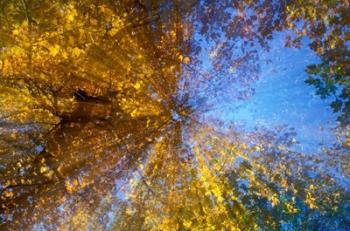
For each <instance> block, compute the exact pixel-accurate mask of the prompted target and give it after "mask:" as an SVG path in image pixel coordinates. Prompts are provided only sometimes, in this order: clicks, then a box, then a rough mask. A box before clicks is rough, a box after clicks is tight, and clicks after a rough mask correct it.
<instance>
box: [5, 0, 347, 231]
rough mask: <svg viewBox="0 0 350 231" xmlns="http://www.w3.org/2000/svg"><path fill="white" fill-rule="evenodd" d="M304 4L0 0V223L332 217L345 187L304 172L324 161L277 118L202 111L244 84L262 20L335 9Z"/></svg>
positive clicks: (120, 225)
mask: <svg viewBox="0 0 350 231" xmlns="http://www.w3.org/2000/svg"><path fill="white" fill-rule="evenodd" d="M310 4H311V3H310ZM310 4H305V5H304V4H302V5H301V6H300V4H299V1H290V2H288V3H284V2H274V1H263V2H253V1H216V2H215V1H166V0H164V1H131V0H125V1H118V2H116V1H109V0H103V1H94V0H83V1H70V0H68V1H55V2H52V1H47V0H40V1H33V0H23V1H14V0H13V1H12V0H11V1H1V12H0V46H1V48H0V49H1V53H0V60H1V61H0V64H1V65H0V66H1V69H0V101H1V105H4V107H3V108H2V109H1V111H0V116H1V119H0V125H1V126H0V129H1V130H0V133H1V136H2V137H5V138H4V139H2V140H0V206H1V207H0V222H1V223H0V225H1V226H2V227H4V228H5V229H40V228H45V229H49V230H54V229H59V228H61V229H73V230H77V229H88V228H90V229H94V230H104V229H117V230H118V229H119V230H172V229H179V230H217V229H229V230H256V229H258V228H262V229H272V230H274V229H275V230H276V229H280V228H281V227H282V226H283V225H286V224H287V225H291V226H293V227H298V226H304V227H306V226H308V225H315V224H316V225H320V224H322V225H323V227H326V228H327V227H330V226H331V225H333V223H331V219H332V218H336V219H338V220H336V221H337V222H338V221H339V220H340V221H341V222H338V225H339V227H342V226H344V227H345V225H346V221H342V220H341V219H342V217H345V216H346V215H344V214H345V212H344V211H346V206H347V205H346V203H344V202H345V201H346V199H347V196H348V194H347V192H346V191H345V190H344V188H343V187H341V185H340V184H339V183H338V182H337V181H335V180H334V179H335V177H334V176H332V175H330V174H329V172H328V171H324V172H323V171H316V174H318V177H317V179H315V178H313V177H309V176H308V171H309V170H310V165H311V167H312V168H315V166H321V165H322V166H332V164H334V163H327V161H325V160H322V161H320V160H319V159H318V158H317V157H308V156H305V155H304V154H303V153H297V152H293V151H292V150H291V148H290V146H291V145H292V144H293V141H292V140H293V139H292V137H293V136H294V134H293V132H291V131H285V130H283V129H277V130H276V131H264V130H262V131H261V130H258V131H256V132H255V133H245V132H242V131H239V129H238V128H235V127H231V128H230V129H224V128H223V127H222V126H221V124H220V121H216V120H215V119H213V120H210V119H206V118H205V119H203V115H204V112H205V111H206V110H211V109H213V108H215V107H216V106H217V103H218V102H219V101H220V100H222V99H223V97H227V99H230V100H246V99H248V98H249V96H250V95H252V94H253V92H254V89H253V88H252V86H251V83H253V82H254V81H255V80H256V79H257V78H258V71H259V65H258V58H259V57H258V50H259V49H266V50H268V41H269V39H271V38H272V35H273V32H274V31H276V30H277V31H281V30H283V29H285V28H290V29H293V28H294V29H295V31H296V32H297V35H299V34H298V33H299V30H298V29H297V28H296V25H297V21H298V19H303V20H305V25H307V26H309V27H308V28H306V31H307V33H306V34H307V35H311V34H312V33H313V31H314V30H313V28H314V27H315V25H314V24H315V22H314V21H313V18H312V17H313V16H312V14H314V13H313V12H314V11H315V9H317V10H318V7H319V8H320V10H322V11H320V12H322V13H324V14H325V13H327V12H328V11H331V10H335V11H341V12H342V11H343V10H344V6H343V5H342V4H340V3H339V4H336V5H334V6H333V8H330V10H328V9H326V8H325V6H328V5H327V4H326V3H323V4H321V5H316V4H311V6H310ZM344 4H345V3H344ZM331 6H332V5H331ZM296 7H301V8H302V10H301V12H302V13H300V14H299V13H298V12H297V13H295V9H296ZM317 12H318V11H317ZM317 12H316V13H315V14H316V16H317V17H320V16H319V15H317V14H318V13H317ZM204 13H205V14H204ZM320 15H321V13H320ZM311 16H312V17H311ZM316 16H315V17H316ZM344 18H345V17H344ZM293 25H294V26H293ZM310 28H311V29H310ZM304 34H305V33H304ZM302 35H303V34H302ZM318 36H320V37H322V36H323V37H324V33H323V34H322V33H321V34H319V35H318ZM298 38H299V37H298ZM298 38H297V39H294V41H293V44H297V42H298ZM317 38H318V37H317V36H316V35H315V38H312V39H313V40H315V41H316V40H317ZM203 43H206V44H207V46H203ZM337 44H338V43H337ZM339 44H340V42H339ZM205 47H206V48H205ZM206 54H208V55H207V56H206V57H205V58H204V59H203V56H205V55H206ZM220 87H222V88H221V90H218V89H220ZM343 137H345V139H346V137H347V134H344V135H343ZM342 139H343V138H342ZM343 144H345V145H346V143H345V142H343ZM339 147H340V146H339V145H338V146H336V147H335V149H337V148H338V149H337V150H338V152H335V153H336V155H335V156H334V157H333V158H334V159H335V160H339V161H342V160H343V159H346V158H347V157H348V154H347V153H348V152H346V150H347V149H340V150H339ZM325 154H327V152H325ZM335 162H337V161H335ZM309 164H310V165H309ZM316 164H319V165H316ZM343 172H344V173H346V174H348V172H347V166H345V167H344V168H342V169H341V173H343ZM331 193H332V194H331ZM319 213H321V214H322V216H321V215H317V214H319ZM43 214H45V215H46V214H48V216H45V217H43ZM108 214H113V216H112V215H108ZM324 214H326V215H324ZM312 216H321V217H322V218H326V217H328V218H329V219H328V220H325V222H323V223H322V222H318V221H316V222H314V223H312V222H311V221H310V217H312ZM112 217H113V218H112ZM282 220H283V221H285V223H282ZM1 226H0V227H1Z"/></svg>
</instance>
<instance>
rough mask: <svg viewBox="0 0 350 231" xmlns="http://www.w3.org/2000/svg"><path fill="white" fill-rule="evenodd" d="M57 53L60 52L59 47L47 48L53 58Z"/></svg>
mask: <svg viewBox="0 0 350 231" xmlns="http://www.w3.org/2000/svg"><path fill="white" fill-rule="evenodd" d="M59 51H60V46H59V45H57V44H56V45H54V46H52V47H50V48H49V54H50V55H51V56H53V57H55V56H56V55H57V54H58V52H59Z"/></svg>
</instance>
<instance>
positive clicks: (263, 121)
mask: <svg viewBox="0 0 350 231" xmlns="http://www.w3.org/2000/svg"><path fill="white" fill-rule="evenodd" d="M283 37H284V36H283V34H281V33H280V34H275V35H274V39H273V40H272V41H271V43H270V47H271V50H270V51H269V52H266V51H262V50H261V54H259V59H260V79H259V80H258V81H257V82H256V83H255V84H254V85H253V87H254V89H255V94H254V95H253V97H252V98H251V99H250V100H248V101H243V102H233V104H237V105H236V106H238V107H237V108H238V109H237V110H227V111H225V112H224V113H223V114H222V117H223V119H224V120H225V121H232V122H234V123H237V124H240V125H243V126H244V127H245V128H246V129H248V130H249V129H253V128H254V127H256V126H265V127H267V128H271V129H273V127H275V126H278V125H287V126H289V127H293V128H295V131H296V132H297V137H296V139H297V141H298V142H299V144H298V145H296V146H295V148H296V149H297V150H300V151H304V152H313V153H315V152H317V151H319V150H320V147H321V146H320V144H321V143H323V144H326V145H327V144H328V145H330V144H331V143H332V142H333V141H334V136H333V134H332V128H334V127H335V126H336V117H337V115H336V114H334V113H333V112H332V109H331V108H330V106H329V103H330V100H331V99H327V100H323V99H320V98H319V97H318V96H317V95H315V89H314V88H313V86H308V85H307V84H305V82H304V81H305V79H306V78H307V74H306V73H305V67H306V66H307V65H309V64H315V63H318V62H319V59H318V57H317V56H316V55H315V54H314V52H313V51H312V50H310V48H309V47H308V46H307V44H308V41H307V40H304V41H303V45H302V47H301V48H300V49H297V48H286V47H284V39H283ZM267 60H270V62H266V61H267ZM234 106H235V105H234Z"/></svg>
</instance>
